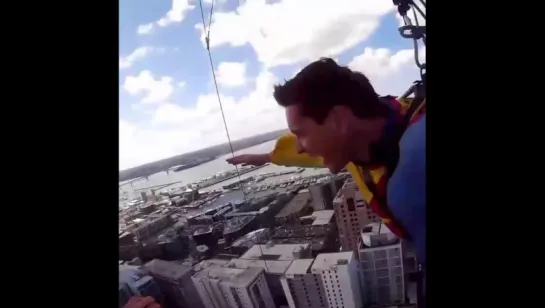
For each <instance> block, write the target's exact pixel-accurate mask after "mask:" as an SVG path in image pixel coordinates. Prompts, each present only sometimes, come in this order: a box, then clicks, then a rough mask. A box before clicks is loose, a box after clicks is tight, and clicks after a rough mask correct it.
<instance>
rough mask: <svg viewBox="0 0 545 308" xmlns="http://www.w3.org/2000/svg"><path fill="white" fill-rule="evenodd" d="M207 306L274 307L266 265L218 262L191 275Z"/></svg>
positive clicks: (215, 307) (235, 307)
mask: <svg viewBox="0 0 545 308" xmlns="http://www.w3.org/2000/svg"><path fill="white" fill-rule="evenodd" d="M191 279H192V280H193V283H194V285H195V287H196V288H197V292H198V294H199V296H200V298H201V300H202V302H203V304H204V306H205V307H206V308H239V307H244V308H274V307H275V306H274V303H273V299H272V296H271V293H270V291H269V287H268V286H267V281H266V279H265V275H264V270H263V269H262V268H255V267H251V268H247V269H239V268H229V267H221V266H217V265H214V264H210V265H209V266H207V267H205V268H203V269H201V271H200V272H198V273H196V274H194V275H193V277H191Z"/></svg>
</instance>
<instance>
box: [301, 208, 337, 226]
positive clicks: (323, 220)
mask: <svg viewBox="0 0 545 308" xmlns="http://www.w3.org/2000/svg"><path fill="white" fill-rule="evenodd" d="M334 214H335V211H334V210H323V211H314V212H313V213H312V214H311V215H308V216H303V217H300V219H305V218H312V219H313V220H314V222H312V225H314V226H316V225H327V224H329V223H330V222H331V219H332V218H333V215H334Z"/></svg>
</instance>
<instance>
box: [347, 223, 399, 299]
mask: <svg viewBox="0 0 545 308" xmlns="http://www.w3.org/2000/svg"><path fill="white" fill-rule="evenodd" d="M358 253H359V259H360V267H361V273H362V290H363V294H362V297H363V303H364V304H376V305H380V306H384V305H398V304H402V303H404V302H405V297H406V294H405V293H406V291H405V290H406V284H407V281H406V279H405V270H404V262H403V258H404V243H403V242H402V241H401V240H399V239H398V238H397V237H396V236H395V235H394V234H393V233H392V232H391V231H390V230H389V229H388V227H386V226H385V225H384V224H382V223H372V224H369V225H367V226H366V227H365V228H363V229H362V232H361V240H360V243H359V249H358Z"/></svg>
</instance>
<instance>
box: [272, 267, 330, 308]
mask: <svg viewBox="0 0 545 308" xmlns="http://www.w3.org/2000/svg"><path fill="white" fill-rule="evenodd" d="M312 263H314V259H299V260H294V261H293V262H292V263H291V265H290V267H289V268H288V269H287V271H286V273H285V274H284V276H283V277H282V278H280V282H281V284H282V289H283V290H284V294H285V295H286V300H287V301H288V305H289V306H290V308H328V307H329V306H328V304H327V297H326V296H325V289H324V284H323V282H322V277H321V276H320V274H316V273H312V272H311V266H312Z"/></svg>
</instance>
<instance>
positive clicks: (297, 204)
mask: <svg viewBox="0 0 545 308" xmlns="http://www.w3.org/2000/svg"><path fill="white" fill-rule="evenodd" d="M309 201H310V192H309V191H308V190H306V191H305V192H302V191H300V192H299V194H297V195H296V196H295V197H293V199H291V200H290V202H288V203H287V204H286V205H285V206H284V207H283V208H282V210H281V211H280V213H278V214H277V215H276V217H279V218H281V217H286V216H289V215H291V214H293V213H297V212H299V211H301V210H302V209H303V208H304V207H305V206H306V205H308V204H309Z"/></svg>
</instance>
